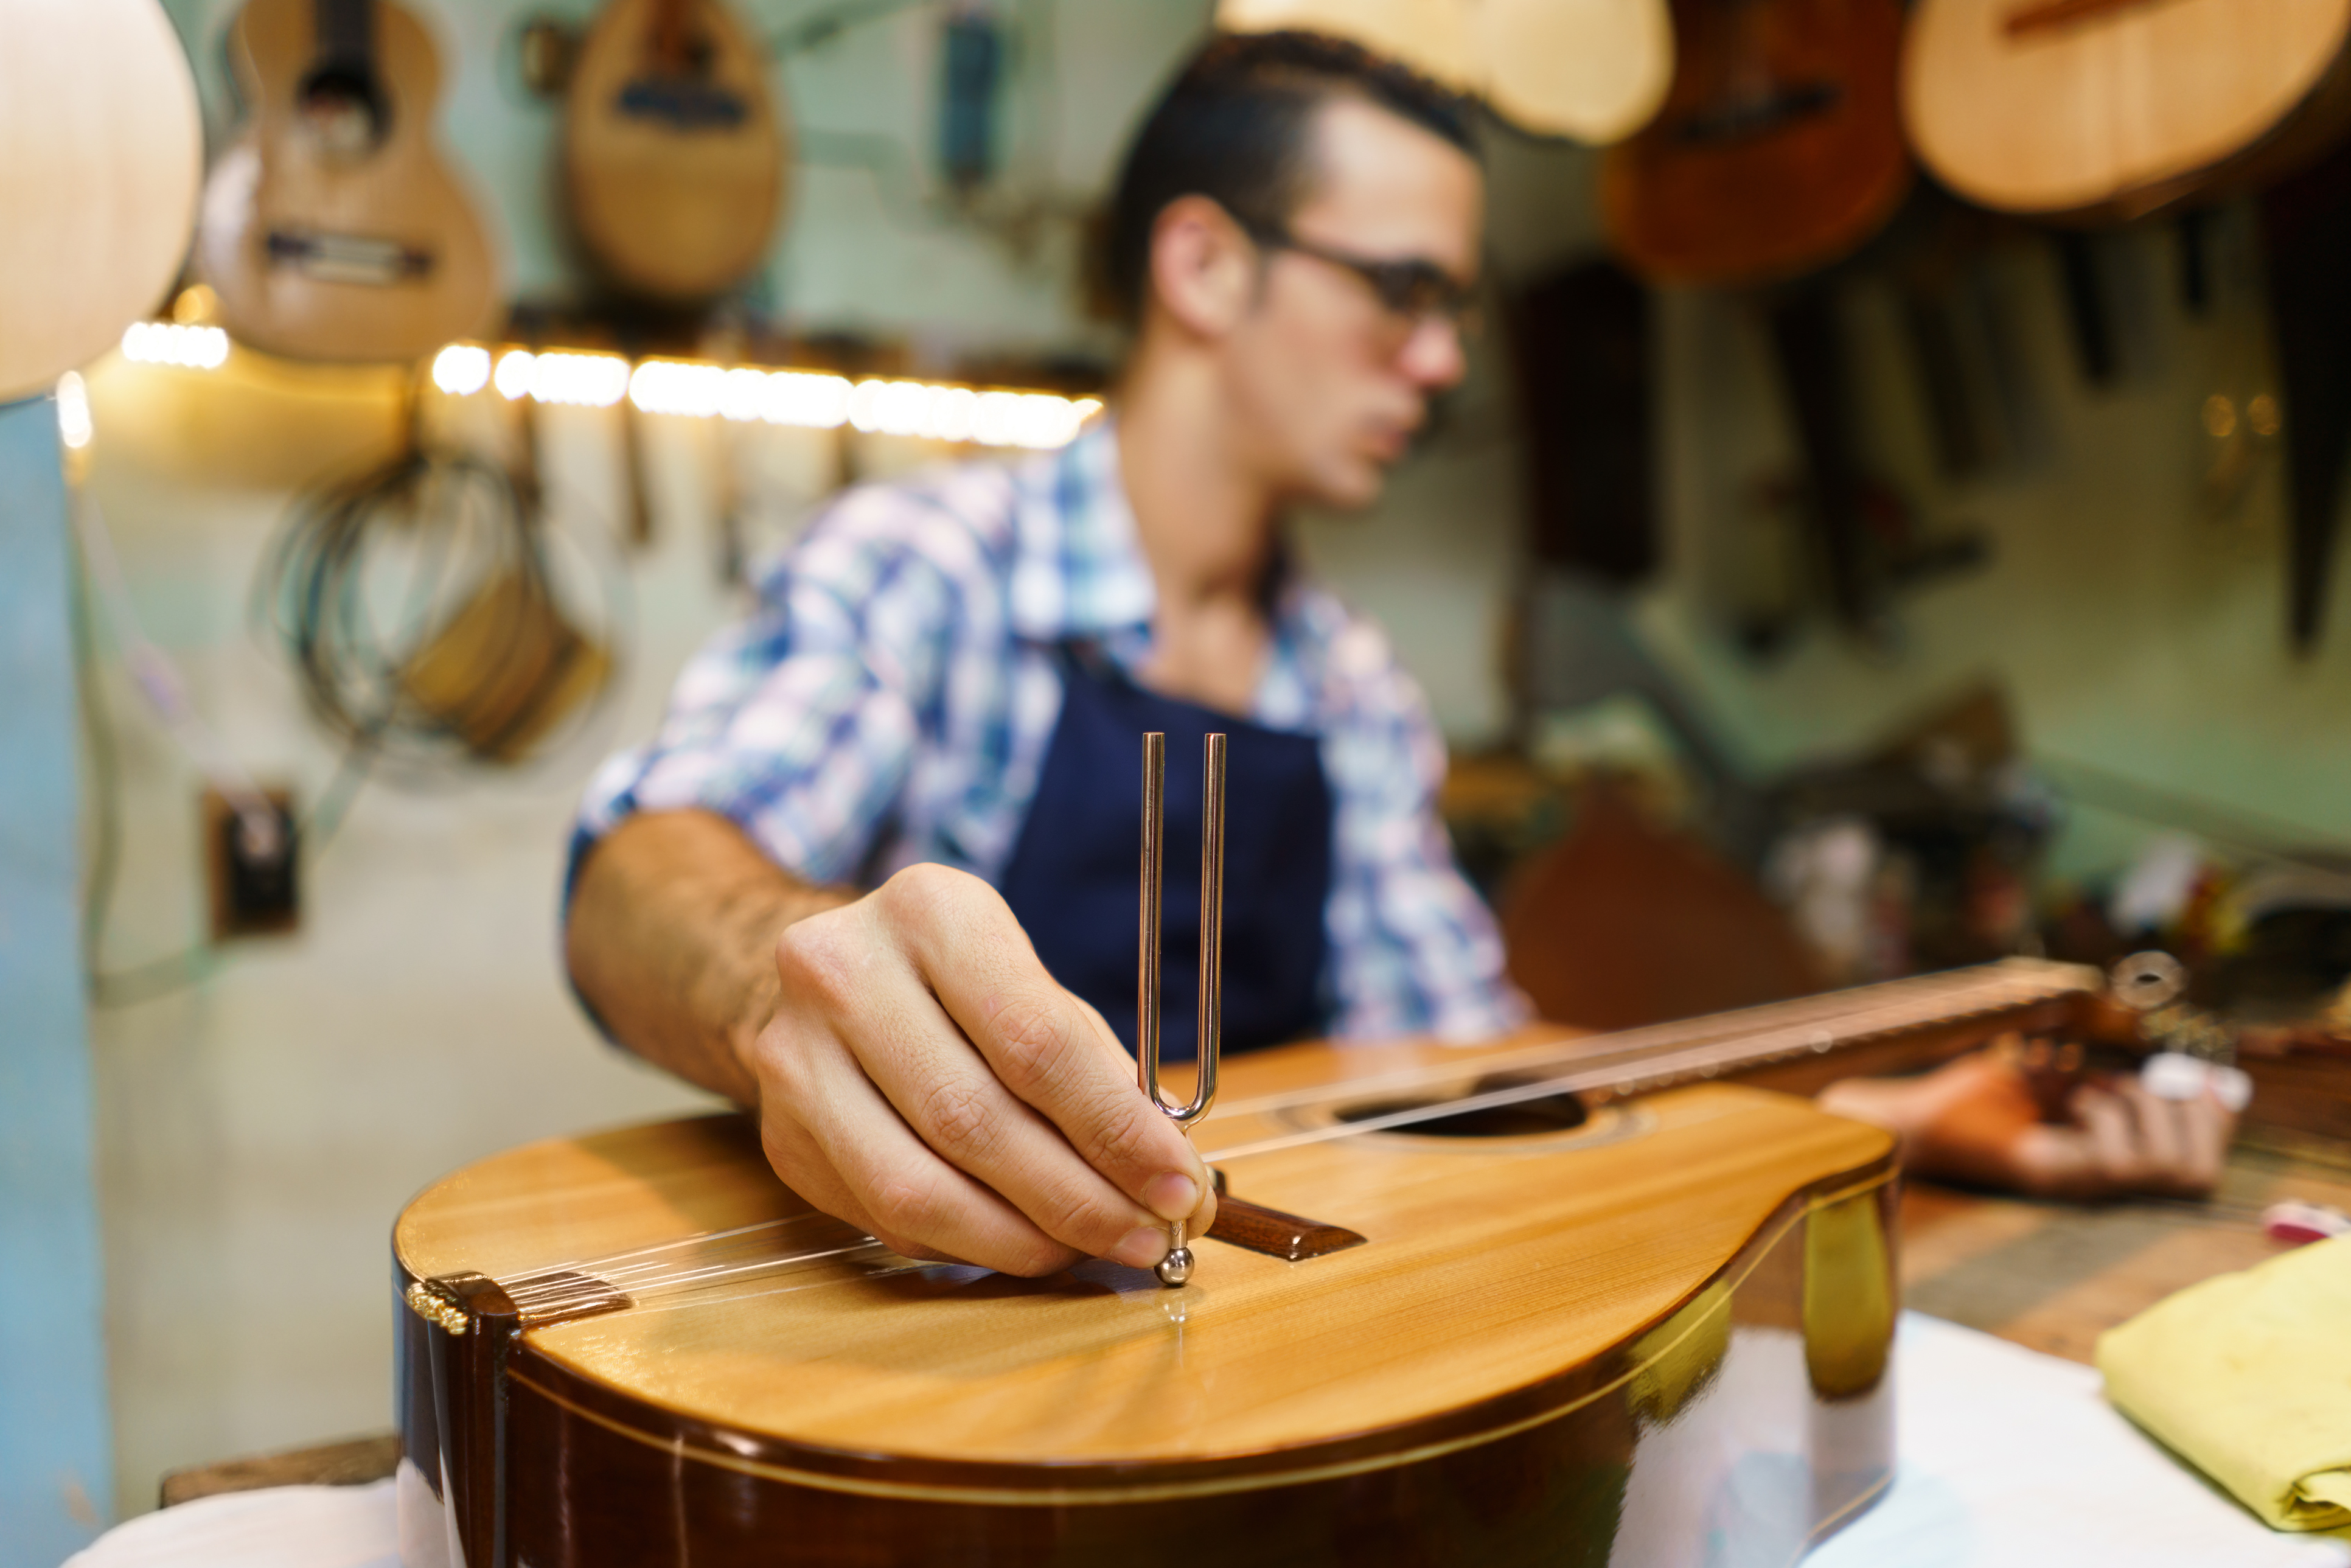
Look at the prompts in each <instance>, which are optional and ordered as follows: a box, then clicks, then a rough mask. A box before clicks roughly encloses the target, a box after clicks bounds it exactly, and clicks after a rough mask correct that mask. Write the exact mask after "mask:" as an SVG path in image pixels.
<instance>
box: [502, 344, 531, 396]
mask: <svg viewBox="0 0 2351 1568" xmlns="http://www.w3.org/2000/svg"><path fill="white" fill-rule="evenodd" d="M537 362H538V355H537V354H534V353H532V352H531V351H530V350H528V349H508V350H507V351H506V352H505V353H503V354H500V355H499V356H498V369H497V374H496V376H495V377H493V378H492V379H493V380H495V381H496V382H497V388H498V395H499V396H500V397H502V398H504V399H506V400H507V402H514V400H515V399H517V398H518V397H528V395H529V394H530V368H531V366H532V365H533V364H535V363H537Z"/></svg>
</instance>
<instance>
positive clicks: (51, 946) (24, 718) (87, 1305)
mask: <svg viewBox="0 0 2351 1568" xmlns="http://www.w3.org/2000/svg"><path fill="white" fill-rule="evenodd" d="M57 456H58V454H57V406H56V404H55V403H53V402H51V401H50V400H49V399H47V398H46V397H36V398H27V399H26V400H24V401H23V402H13V403H6V404H0V1568H57V1563H61V1562H63V1561H64V1560H65V1558H66V1557H67V1556H68V1554H69V1553H71V1552H75V1551H78V1549H80V1548H81V1547H83V1546H85V1545H87V1544H88V1543H89V1541H90V1539H91V1538H92V1537H93V1536H95V1535H96V1534H97V1533H98V1531H99V1525H100V1522H101V1520H102V1518H103V1516H104V1515H105V1514H106V1513H108V1512H109V1511H111V1509H112V1506H113V1500H114V1454H113V1435H112V1425H111V1422H110V1419H109V1416H108V1411H107V1401H106V1338H105V1304H106V1303H105V1293H104V1289H103V1281H102V1279H101V1270H100V1264H101V1257H100V1252H99V1232H98V1201H97V1195H96V1192H95V1189H94V1187H93V1186H92V1183H91V1176H92V1163H91V1152H90V1138H91V1106H90V1068H89V1020H88V1019H87V1017H86V1016H85V1014H84V1012H83V996H82V956H81V933H80V907H81V889H80V884H79V877H80V835H79V832H78V819H79V806H80V797H79V794H78V788H77V784H76V780H75V747H76V740H75V708H74V665H73V648H72V642H71V625H70V622H69V621H68V602H69V601H68V594H69V592H70V578H69V576H68V557H67V536H66V496H65V480H64V476H63V474H62V473H61V472H60V470H59V467H58V463H57Z"/></svg>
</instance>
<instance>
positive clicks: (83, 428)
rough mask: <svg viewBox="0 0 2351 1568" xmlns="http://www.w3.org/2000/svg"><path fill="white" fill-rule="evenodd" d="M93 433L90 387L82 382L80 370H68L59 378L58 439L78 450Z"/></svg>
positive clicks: (86, 444)
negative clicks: (90, 413)
mask: <svg viewBox="0 0 2351 1568" xmlns="http://www.w3.org/2000/svg"><path fill="white" fill-rule="evenodd" d="M92 434H94V427H93V426H92V425H91V424H90V422H89V387H87V386H85V385H84V384H82V379H81V372H80V371H67V372H66V373H65V374H64V375H61V376H59V377H58V378H57V439H58V440H60V441H62V442H64V443H65V444H67V445H68V446H70V447H72V448H73V449H74V450H75V451H76V452H78V451H80V450H81V449H82V448H83V447H85V446H88V445H89V438H90V436H91V435H92Z"/></svg>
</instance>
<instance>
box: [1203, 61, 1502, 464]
mask: <svg viewBox="0 0 2351 1568" xmlns="http://www.w3.org/2000/svg"><path fill="white" fill-rule="evenodd" d="M1311 139H1312V141H1311V146H1312V158H1313V164H1312V167H1313V169H1314V175H1313V177H1312V180H1311V185H1310V190H1311V194H1310V195H1308V197H1307V198H1306V200H1305V201H1304V203H1303V204H1301V205H1300V207H1299V208H1298V210H1297V211H1296V212H1295V213H1294V214H1292V215H1291V217H1290V224H1289V231H1288V232H1289V237H1290V239H1292V240H1295V241H1296V242H1297V244H1298V247H1299V248H1292V247H1290V246H1279V245H1277V246H1267V247H1265V250H1264V259H1263V267H1264V273H1263V277H1262V281H1261V286H1260V290H1259V298H1258V299H1257V301H1256V303H1255V305H1254V307H1253V308H1252V309H1251V310H1250V312H1249V316H1248V318H1247V319H1245V320H1243V321H1242V322H1241V323H1240V324H1239V325H1238V329H1236V330H1235V331H1234V332H1233V333H1232V335H1231V336H1230V337H1229V338H1228V340H1226V343H1225V350H1226V351H1225V356H1224V360H1225V363H1224V371H1225V376H1224V380H1225V384H1226V391H1227V393H1228V396H1229V397H1230V399H1231V400H1232V407H1233V409H1234V411H1235V413H1237V414H1238V415H1239V416H1240V426H1239V428H1240V429H1241V431H1242V432H1243V439H1244V441H1245V442H1246V443H1247V444H1248V449H1249V453H1250V455H1251V456H1252V457H1253V458H1254V460H1255V462H1254V465H1255V466H1257V467H1258V468H1259V471H1260V472H1261V473H1263V474H1264V475H1265V476H1266V477H1267V478H1268V479H1269V480H1270V482H1271V483H1272V484H1273V486H1275V487H1276V488H1277V489H1279V490H1280V491H1283V492H1286V493H1288V494H1290V496H1292V497H1295V498H1297V499H1301V500H1305V501H1311V502H1314V503H1318V504H1321V505H1324V506H1331V507H1363V506H1368V505H1369V504H1371V503H1372V502H1373V501H1374V500H1376V499H1378V498H1379V494H1380V489H1381V486H1383V485H1384V482H1385V480H1386V476H1387V470H1388V468H1389V467H1390V466H1391V465H1394V464H1395V461H1396V459H1398V458H1399V457H1401V456H1402V455H1404V452H1405V447H1406V446H1407V445H1408V444H1409V443H1410V441H1411V439H1412V435H1413V433H1414V432H1415V431H1416V430H1417V429H1418V428H1419V427H1420V425H1421V423H1422V422H1423V421H1424V420H1426V418H1427V415H1428V400H1429V398H1430V396H1431V394H1433V393H1435V392H1440V391H1442V390H1444V389H1445V388H1447V387H1449V386H1451V385H1453V384H1454V383H1455V382H1458V381H1459V380H1460V379H1461V376H1462V372H1463V371H1464V370H1465V369H1466V368H1467V365H1466V361H1465V360H1464V357H1463V352H1462V347H1461V338H1460V330H1459V328H1458V324H1457V323H1456V322H1454V321H1453V320H1451V319H1447V317H1445V316H1443V315H1441V314H1429V315H1419V316H1416V315H1413V314H1411V313H1409V312H1407V311H1405V310H1400V309H1397V308H1392V307H1391V306H1390V305H1388V304H1384V303H1383V302H1382V299H1381V297H1380V294H1379V291H1378V289H1377V288H1376V287H1375V286H1374V284H1373V282H1372V281H1370V280H1369V279H1367V278H1365V277H1363V276H1362V275H1361V274H1359V273H1358V272H1356V271H1355V270H1353V268H1351V267H1348V266H1346V265H1345V264H1344V261H1338V260H1332V259H1331V258H1332V257H1334V256H1335V257H1343V258H1345V260H1347V261H1354V262H1363V263H1374V264H1376V263H1416V262H1417V263H1422V264H1425V265H1426V267H1433V268H1435V269H1437V272H1438V273H1441V274H1442V276H1443V277H1445V278H1447V279H1449V280H1450V281H1451V282H1452V283H1453V284H1454V285H1458V287H1462V288H1465V289H1466V288H1467V287H1468V286H1469V285H1470V284H1472V283H1473V282H1475V280H1476V278H1477V275H1478V256H1479V234H1480V233H1481V231H1482V225H1483V220H1484V215H1485V183H1484V181H1483V179H1482V177H1481V176H1480V174H1479V169H1478V165H1477V163H1476V162H1475V161H1474V160H1472V159H1471V158H1470V157H1468V155H1467V154H1466V153H1464V152H1461V150H1460V149H1458V148H1457V147H1455V146H1453V145H1452V144H1451V143H1450V142H1447V141H1445V140H1443V139H1442V138H1440V137H1438V136H1436V135H1434V134H1432V133H1431V132H1429V131H1425V130H1423V129H1421V128H1420V127H1419V126H1417V125H1415V124H1413V123H1412V122H1411V121H1409V120H1404V119H1401V118H1399V117H1398V116H1396V115H1394V114H1391V113H1389V112H1388V111H1386V110H1382V109H1379V108H1376V107H1374V105H1372V104H1369V103H1365V102H1363V101H1361V100H1359V99H1346V98H1342V99H1333V100H1332V101H1331V102H1329V103H1326V104H1324V105H1323V106H1322V109H1321V110H1319V111H1318V112H1317V113H1316V115H1315V118H1314V123H1313V126H1312V130H1311ZM1316 252H1321V253H1323V254H1321V255H1317V254H1314V253H1316Z"/></svg>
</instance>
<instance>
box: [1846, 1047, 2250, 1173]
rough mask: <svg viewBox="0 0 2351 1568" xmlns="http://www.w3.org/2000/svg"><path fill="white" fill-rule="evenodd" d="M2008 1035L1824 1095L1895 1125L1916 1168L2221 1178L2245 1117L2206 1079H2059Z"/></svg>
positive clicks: (1851, 1111)
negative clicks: (2191, 1094) (2182, 1089)
mask: <svg viewBox="0 0 2351 1568" xmlns="http://www.w3.org/2000/svg"><path fill="white" fill-rule="evenodd" d="M2024 1055H2025V1053H2024V1052H2023V1051H2021V1050H2019V1049H2016V1048H2015V1047H2014V1042H2012V1041H2011V1049H2009V1050H2006V1051H2001V1050H1991V1051H1978V1052H1976V1053H1974V1054H1973V1055H1970V1056H1963V1057H1961V1058H1959V1060H1958V1061H1952V1062H1948V1063H1946V1064H1945V1065H1943V1066H1941V1067H1939V1068H1937V1069H1936V1070H1935V1071H1932V1072H1929V1073H1927V1074H1925V1075H1923V1076H1921V1077H1918V1078H1908V1079H1889V1078H1850V1079H1846V1080H1845V1081H1844V1082H1841V1083H1832V1084H1830V1085H1829V1086H1828V1087H1827V1088H1826V1089H1824V1090H1823V1091H1822V1092H1821V1093H1820V1096H1819V1100H1818V1103H1819V1104H1820V1106H1821V1108H1822V1109H1823V1110H1824V1111H1831V1112H1834V1113H1836V1114H1838V1115H1841V1116H1851V1117H1853V1118H1854V1119H1855V1121H1861V1122H1869V1123H1872V1124H1876V1125H1877V1126H1881V1127H1884V1128H1886V1130H1887V1131H1889V1132H1893V1133H1896V1134H1899V1135H1900V1136H1901V1138H1902V1145H1903V1151H1902V1161H1903V1166H1904V1167H1905V1168H1906V1169H1907V1170H1909V1171H1910V1172H1912V1173H1913V1174H1915V1175H1917V1176H1945V1177H1949V1178H1952V1179H1955V1180H1959V1181H1967V1182H1976V1183H1980V1184H1982V1185H1984V1186H2001V1187H2008V1188H2011V1189H2013V1190H2015V1191H2018V1192H2022V1193H2028V1194H2031V1195H2032V1196H2034V1197H2062V1198H2102V1197H2125V1196H2127V1195H2129V1194H2133V1193H2152V1194H2157V1195H2160V1196H2164V1197H2203V1196H2205V1195H2206V1194H2208V1193H2210V1191H2211V1190H2212V1189H2213V1187H2214V1186H2217V1185H2218V1184H2219V1182H2220V1172H2221V1167H2222V1165H2223V1163H2224V1162H2225V1160H2226V1159H2227V1156H2228V1150H2229V1140H2230V1138H2231V1136H2232V1135H2233V1134H2234V1133H2235V1131H2236V1125H2237V1118H2236V1115H2235V1113H2232V1112H2231V1111H2230V1110H2229V1109H2228V1108H2227V1107H2226V1106H2224V1105H2222V1104H2221V1103H2220V1100H2219V1098H2218V1097H2217V1096H2215V1095H2214V1094H2213V1093H2212V1092H2211V1091H2210V1090H2209V1089H2208V1090H2206V1091H2204V1092H2202V1093H2200V1094H2199V1095H2197V1096H2196V1097H2195V1098H2193V1099H2189V1100H2171V1099H2166V1098H2164V1097H2162V1096H2160V1095H2158V1094H2155V1093H2153V1092H2149V1091H2148V1090H2147V1087H2146V1086H2145V1085H2144V1084H2142V1083H2140V1082H2138V1080H2137V1079H2136V1078H2118V1079H2085V1080H2083V1081H2081V1082H2069V1083H2065V1084H2056V1085H2053V1083H2052V1082H2049V1081H2048V1080H2047V1077H2046V1075H2044V1074H2037V1073H2035V1072H2034V1071H2032V1069H2031V1068H2029V1067H2027V1066H2025V1065H2023V1064H2022V1060H2021V1059H2022V1057H2023V1056H2024Z"/></svg>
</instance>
